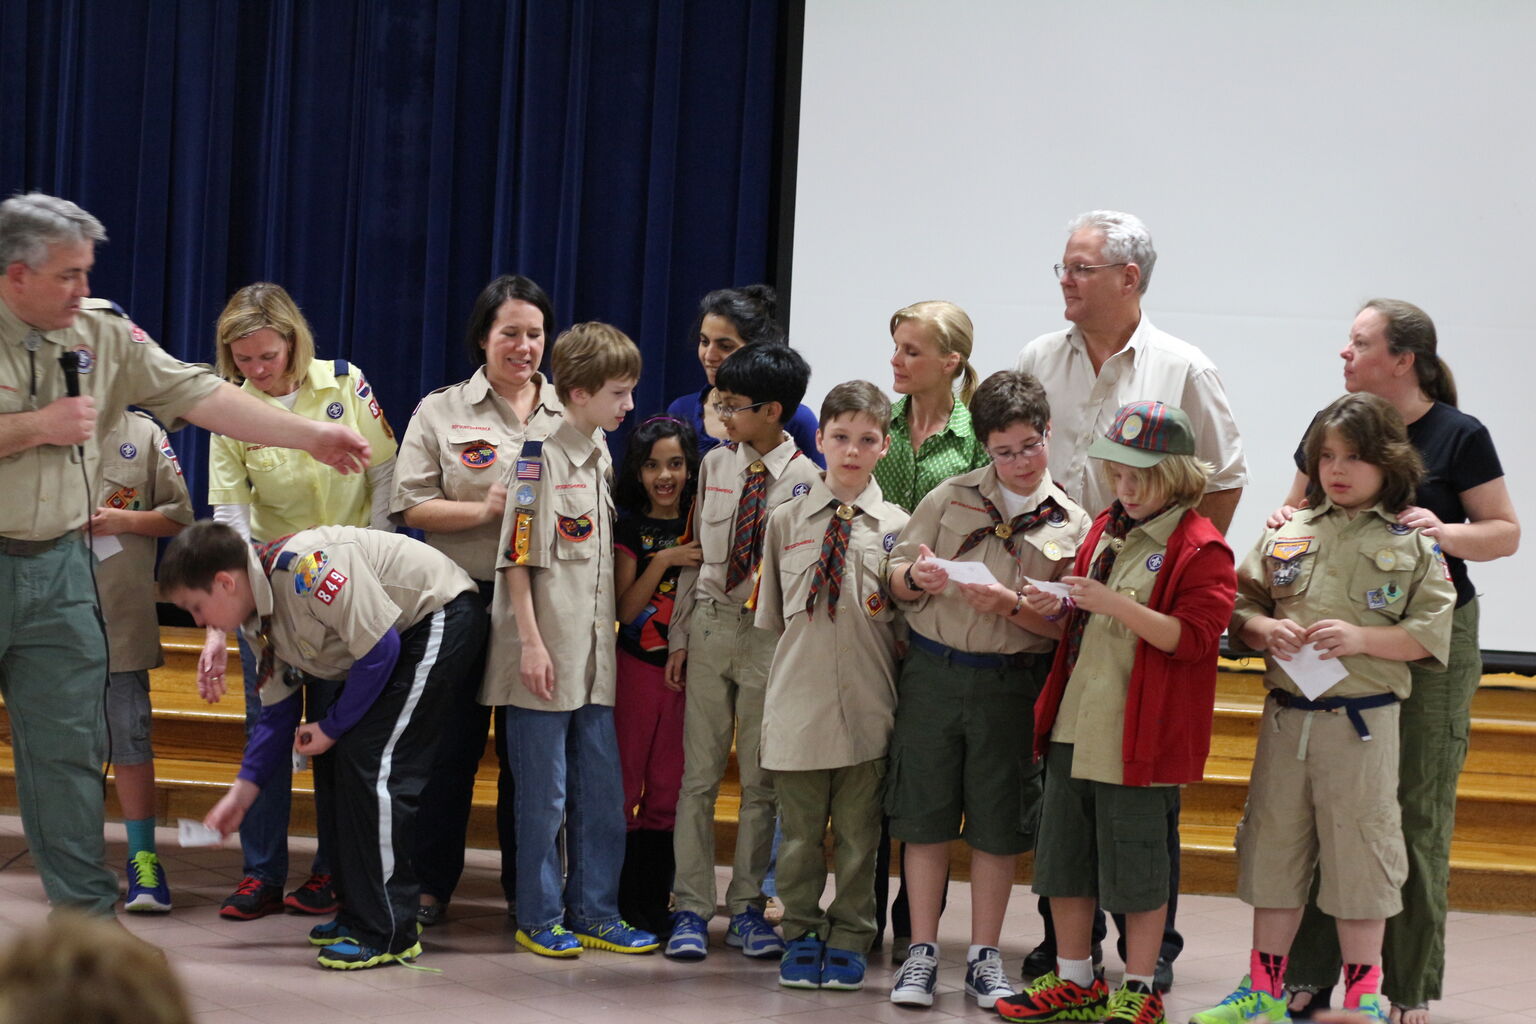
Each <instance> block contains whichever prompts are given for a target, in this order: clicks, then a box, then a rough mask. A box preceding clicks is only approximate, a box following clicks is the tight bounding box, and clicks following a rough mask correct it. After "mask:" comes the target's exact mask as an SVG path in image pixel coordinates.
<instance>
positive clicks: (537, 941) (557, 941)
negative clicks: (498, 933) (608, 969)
mask: <svg viewBox="0 0 1536 1024" xmlns="http://www.w3.org/2000/svg"><path fill="white" fill-rule="evenodd" d="M512 937H513V938H514V939H516V940H517V944H518V945H519V946H523V947H524V948H526V949H530V950H532V951H533V952H535V953H537V954H539V956H557V957H572V956H581V942H580V941H579V940H578V939H577V938H576V936H574V935H572V934H571V933H570V932H568V931H566V930H565V928H564V927H562V926H561V925H558V924H557V925H554V926H552V927H549V928H539V929H536V930H534V931H532V932H526V931H524V930H523V929H521V928H519V929H518V930H517V934H516V935H514V936H512Z"/></svg>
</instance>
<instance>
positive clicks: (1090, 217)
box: [1067, 210, 1157, 293]
mask: <svg viewBox="0 0 1536 1024" xmlns="http://www.w3.org/2000/svg"><path fill="white" fill-rule="evenodd" d="M1083 228H1094V229H1095V230H1097V231H1100V232H1102V233H1103V235H1104V259H1105V260H1106V261H1107V262H1111V263H1134V264H1136V265H1137V266H1138V267H1140V268H1141V287H1140V288H1138V289H1137V291H1139V292H1142V293H1145V292H1146V290H1147V285H1149V284H1151V283H1152V266H1153V264H1155V263H1156V262H1157V250H1156V249H1154V248H1152V232H1150V231H1148V230H1147V226H1146V225H1145V224H1143V223H1142V222H1141V218H1140V217H1138V216H1136V215H1135V214H1134V213H1121V212H1120V211H1119V210H1089V211H1088V212H1087V213H1080V214H1078V215H1077V216H1076V217H1073V218H1072V220H1071V221H1070V222H1068V224H1067V231H1068V233H1073V232H1077V231H1081V230H1082V229H1083Z"/></svg>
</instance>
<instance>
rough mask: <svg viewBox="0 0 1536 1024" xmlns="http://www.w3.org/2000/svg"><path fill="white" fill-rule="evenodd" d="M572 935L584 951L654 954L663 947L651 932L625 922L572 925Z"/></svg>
mask: <svg viewBox="0 0 1536 1024" xmlns="http://www.w3.org/2000/svg"><path fill="white" fill-rule="evenodd" d="M571 934H572V935H575V936H576V941H577V942H579V943H581V945H582V948H583V949H606V950H608V952H610V953H654V952H656V947H657V946H659V945H661V942H660V941H659V940H657V938H656V936H654V935H652V934H651V933H650V932H646V931H641V930H640V929H639V928H634V927H631V926H630V925H629V923H628V922H626V921H624V920H618V921H614V922H612V923H611V924H597V925H577V924H572V925H571Z"/></svg>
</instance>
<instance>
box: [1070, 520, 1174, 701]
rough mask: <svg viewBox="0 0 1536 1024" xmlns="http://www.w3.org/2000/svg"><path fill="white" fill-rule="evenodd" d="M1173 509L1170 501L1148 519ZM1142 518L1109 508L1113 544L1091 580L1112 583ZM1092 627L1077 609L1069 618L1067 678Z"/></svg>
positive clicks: (1095, 565) (1106, 529)
mask: <svg viewBox="0 0 1536 1024" xmlns="http://www.w3.org/2000/svg"><path fill="white" fill-rule="evenodd" d="M1172 507H1173V502H1171V501H1170V502H1169V503H1168V504H1166V505H1164V506H1163V507H1162V508H1161V509H1159V510H1158V511H1156V512H1154V513H1153V514H1152V515H1150V516H1148V517H1147V519H1146V521H1147V522H1151V521H1152V520H1154V519H1156V518H1157V517H1158V516H1160V515H1162V514H1163V513H1164V512H1166V511H1168V510H1169V509H1170V508H1172ZM1139 522H1141V520H1140V519H1133V518H1131V515H1130V513H1129V512H1127V511H1126V510H1125V506H1124V505H1122V504H1120V502H1119V501H1118V500H1116V502H1115V503H1114V504H1113V505H1111V506H1109V522H1107V523H1105V524H1104V536H1106V537H1108V538H1109V543H1108V544H1105V545H1104V548H1103V550H1101V551H1100V552H1099V557H1097V558H1095V559H1094V560H1093V565H1091V566H1089V567H1088V578H1089V579H1091V580H1098V581H1099V582H1100V583H1108V582H1109V574H1110V572H1111V571H1112V570H1113V569H1114V567H1115V559H1116V558H1117V557H1119V555H1120V549H1121V548H1123V547H1125V537H1126V535H1127V534H1128V533H1130V532H1131V530H1133V529H1135V527H1136V524H1137V523H1139ZM1087 628H1088V613H1087V612H1085V611H1083V610H1082V609H1081V608H1073V609H1072V612H1071V614H1070V615H1069V616H1068V617H1067V632H1066V636H1065V637H1063V638H1062V641H1063V643H1065V644H1066V645H1067V656H1066V669H1067V674H1066V676H1065V677H1064V678H1067V679H1071V678H1072V668H1073V666H1074V665H1076V664H1077V656H1078V654H1079V653H1080V651H1081V649H1082V646H1083V630H1085V629H1087Z"/></svg>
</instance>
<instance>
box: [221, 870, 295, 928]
mask: <svg viewBox="0 0 1536 1024" xmlns="http://www.w3.org/2000/svg"><path fill="white" fill-rule="evenodd" d="M282 909H283V887H282V886H280V885H273V884H272V883H271V882H263V881H262V880H261V879H259V878H257V877H256V876H254V875H246V876H245V877H244V878H242V879H240V884H239V885H237V886H235V891H234V892H232V893H230V894H229V898H228V899H226V900H225V901H224V904H223V905H222V906H221V907H219V916H220V917H227V918H230V919H231V920H234V921H254V920H256V919H257V918H258V917H266V916H267V915H268V914H277V913H281V912H282Z"/></svg>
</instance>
